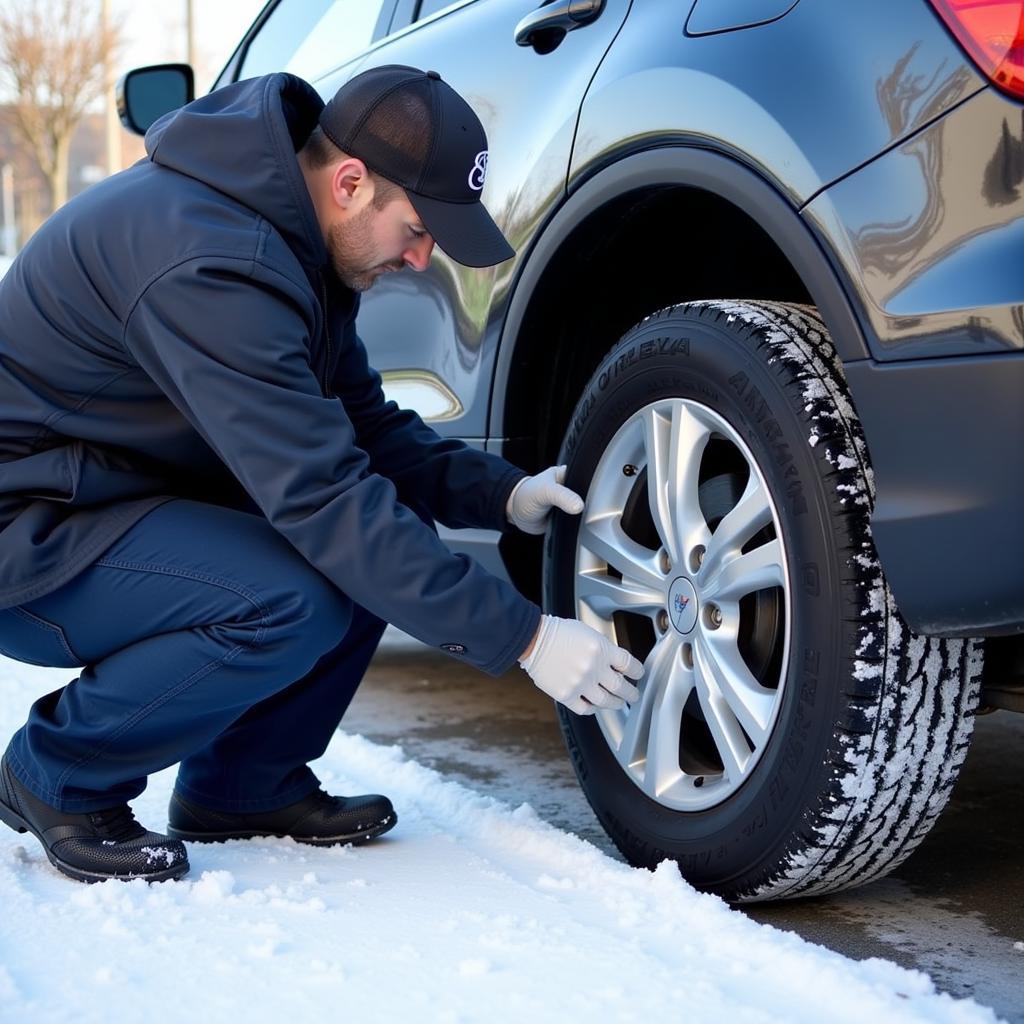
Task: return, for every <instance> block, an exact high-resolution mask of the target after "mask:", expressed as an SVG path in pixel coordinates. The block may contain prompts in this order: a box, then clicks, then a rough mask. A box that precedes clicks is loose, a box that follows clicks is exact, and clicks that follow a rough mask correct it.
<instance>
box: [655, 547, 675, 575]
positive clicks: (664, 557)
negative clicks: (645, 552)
mask: <svg viewBox="0 0 1024 1024" xmlns="http://www.w3.org/2000/svg"><path fill="white" fill-rule="evenodd" d="M658 558H659V561H660V563H661V571H662V572H663V573H664V574H665V575H666V576H667V575H668V574H669V573H670V572H671V571H672V560H671V559H670V558H669V557H668V552H667V551H666V550H665V549H664V548H662V550H661V554H660V555H659V556H658Z"/></svg>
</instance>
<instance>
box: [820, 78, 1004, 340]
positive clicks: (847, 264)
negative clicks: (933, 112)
mask: <svg viewBox="0 0 1024 1024" xmlns="http://www.w3.org/2000/svg"><path fill="white" fill-rule="evenodd" d="M1022 185H1024V107H1022V106H1021V104H1019V103H1016V102H1014V101H1013V100H1010V99H1008V98H1007V97H1006V96H1004V95H1003V94H1002V93H1000V92H997V91H996V90H995V89H993V88H988V89H985V90H983V91H982V92H980V93H979V94H977V95H975V96H973V97H971V98H970V99H969V100H967V101H966V102H964V103H962V104H961V105H959V106H958V107H957V108H956V109H955V110H952V111H950V112H949V113H948V114H947V115H946V116H945V117H943V118H942V119H941V120H939V121H936V122H934V123H933V124H931V125H929V126H928V127H927V128H925V129H923V130H922V131H920V132H918V133H917V134H915V135H914V136H913V137H912V138H910V139H908V140H906V141H905V142H903V143H901V144H900V145H899V146H897V147H895V148H894V149H892V150H890V151H889V152H887V153H885V154H884V155H883V156H881V157H879V158H878V159H876V160H874V161H872V162H871V163H870V164H869V165H867V166H866V167H863V168H861V169H860V170H858V171H857V172H856V173H855V174H852V175H850V176H849V177H847V178H846V179H845V180H843V181H841V182H839V183H838V184H836V185H833V186H832V187H831V188H830V189H828V190H827V191H826V192H823V193H822V194H821V195H819V196H818V197H817V198H816V199H815V200H814V201H813V202H812V203H810V204H808V206H807V207H806V209H805V211H804V216H805V217H806V218H807V219H808V221H809V222H810V223H812V224H813V225H814V227H815V230H816V231H817V233H818V234H819V236H820V237H822V238H827V239H829V243H830V247H831V249H832V251H833V252H834V253H835V254H836V257H837V259H838V262H839V264H840V265H841V267H842V270H843V273H844V275H845V276H846V278H847V279H848V280H851V281H856V282H858V287H857V292H858V294H859V300H860V303H861V305H862V312H863V315H864V316H865V318H866V320H867V321H868V323H869V324H870V328H871V329H870V330H869V331H868V332H867V334H868V337H869V338H870V339H871V341H870V345H871V349H872V355H874V356H875V357H876V358H878V359H881V360H887V359H908V358H918V357H935V356H949V355H977V354H980V353H983V352H1005V351H1008V350H1011V351H1012V350H1021V349H1024V283H1022V275H1021V266H1022V263H1024V196H1022Z"/></svg>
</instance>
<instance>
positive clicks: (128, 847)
mask: <svg viewBox="0 0 1024 1024" xmlns="http://www.w3.org/2000/svg"><path fill="white" fill-rule="evenodd" d="M0 820H2V821H4V822H6V823H7V824H8V825H10V826H11V828H13V829H17V831H18V832H31V833H32V834H33V835H34V836H35V837H36V839H38V840H39V842H41V843H42V844H43V849H44V850H45V851H46V856H47V857H48V858H49V860H50V863H51V864H52V865H53V866H54V867H55V868H56V869H57V870H58V871H62V872H63V873H64V874H65V875H68V876H70V877H71V878H75V879H77V880H78V881H80V882H103V881H105V880H106V879H108V878H120V879H124V880H128V879H130V878H142V879H145V880H146V881H147V882H162V881H163V880H164V879H167V878H180V877H181V876H182V875H183V874H185V872H187V871H188V854H187V852H186V851H185V847H184V846H183V845H182V844H181V843H179V842H178V841H177V840H176V839H168V838H167V836H162V835H160V834H159V833H157V832H148V831H147V830H146V829H144V828H143V827H142V826H141V825H140V824H139V823H138V822H137V821H136V820H135V816H134V815H133V814H132V810H131V808H130V807H129V806H128V805H127V804H120V805H119V806H117V807H110V808H107V809H106V810H103V811H89V812H86V813H84V814H69V813H66V812H64V811H58V810H57V808H55V807H50V806H49V805H48V804H44V803H43V802H42V801H41V800H37V799H36V798H35V797H34V796H33V795H32V794H31V793H30V792H29V791H28V790H27V789H26V788H25V787H24V786H23V785H22V784H21V783H20V782H19V781H18V780H17V779H16V778H15V777H14V773H13V772H12V771H11V770H10V768H9V767H8V765H7V761H6V759H5V760H3V761H0Z"/></svg>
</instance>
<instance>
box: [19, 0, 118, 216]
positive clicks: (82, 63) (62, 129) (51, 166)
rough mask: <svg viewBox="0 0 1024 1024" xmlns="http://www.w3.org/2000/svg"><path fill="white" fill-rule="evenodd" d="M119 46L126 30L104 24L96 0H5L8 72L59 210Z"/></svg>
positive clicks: (24, 131)
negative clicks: (74, 147) (80, 135)
mask: <svg viewBox="0 0 1024 1024" xmlns="http://www.w3.org/2000/svg"><path fill="white" fill-rule="evenodd" d="M119 44H120V29H119V28H118V27H116V26H114V25H108V26H106V27H105V26H104V25H103V23H102V19H101V17H100V8H99V4H98V3H96V2H95V0H0V75H2V76H3V78H5V79H6V84H7V85H8V86H9V87H10V89H11V92H12V93H13V97H14V102H13V113H14V124H15V126H16V128H17V130H18V132H19V134H20V135H21V137H22V138H23V139H24V141H25V143H26V144H27V146H28V148H29V150H30V151H31V152H32V154H33V156H34V157H35V159H36V161H37V162H38V164H39V167H40V169H41V170H42V172H43V174H44V175H46V179H47V181H48V182H49V185H50V196H51V200H52V209H54V210H55V209H57V207H59V206H61V205H62V204H63V203H64V202H65V201H66V200H67V196H68V152H69V150H70V147H71V134H72V132H73V131H74V129H75V125H77V124H78V122H79V121H80V120H81V118H82V115H83V114H84V113H85V111H86V109H87V108H88V106H89V104H91V103H92V102H93V101H94V100H96V99H97V98H98V97H99V96H101V95H102V93H103V84H104V76H103V68H104V64H105V63H106V62H107V61H108V60H111V59H112V55H113V53H114V51H115V50H116V49H117V48H118V46H119Z"/></svg>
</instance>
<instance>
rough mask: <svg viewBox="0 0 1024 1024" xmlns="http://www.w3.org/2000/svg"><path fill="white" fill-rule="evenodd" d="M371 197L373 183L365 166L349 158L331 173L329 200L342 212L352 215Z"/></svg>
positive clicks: (353, 158) (356, 159)
mask: <svg viewBox="0 0 1024 1024" xmlns="http://www.w3.org/2000/svg"><path fill="white" fill-rule="evenodd" d="M372 197H373V182H372V181H371V180H370V174H369V172H368V171H367V169H366V164H364V163H363V161H362V160H359V159H358V158H357V157H354V156H350V157H346V158H345V159H344V160H342V161H341V163H340V164H338V165H337V166H336V167H335V168H334V170H333V171H332V172H331V198H332V199H333V200H334V202H335V203H336V204H337V205H338V206H340V207H341V208H342V209H343V210H345V211H347V212H349V213H352V212H354V211H355V210H358V209H360V208H361V207H362V206H363V205H365V204H366V203H367V202H369V200H370V199H371V198H372Z"/></svg>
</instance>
